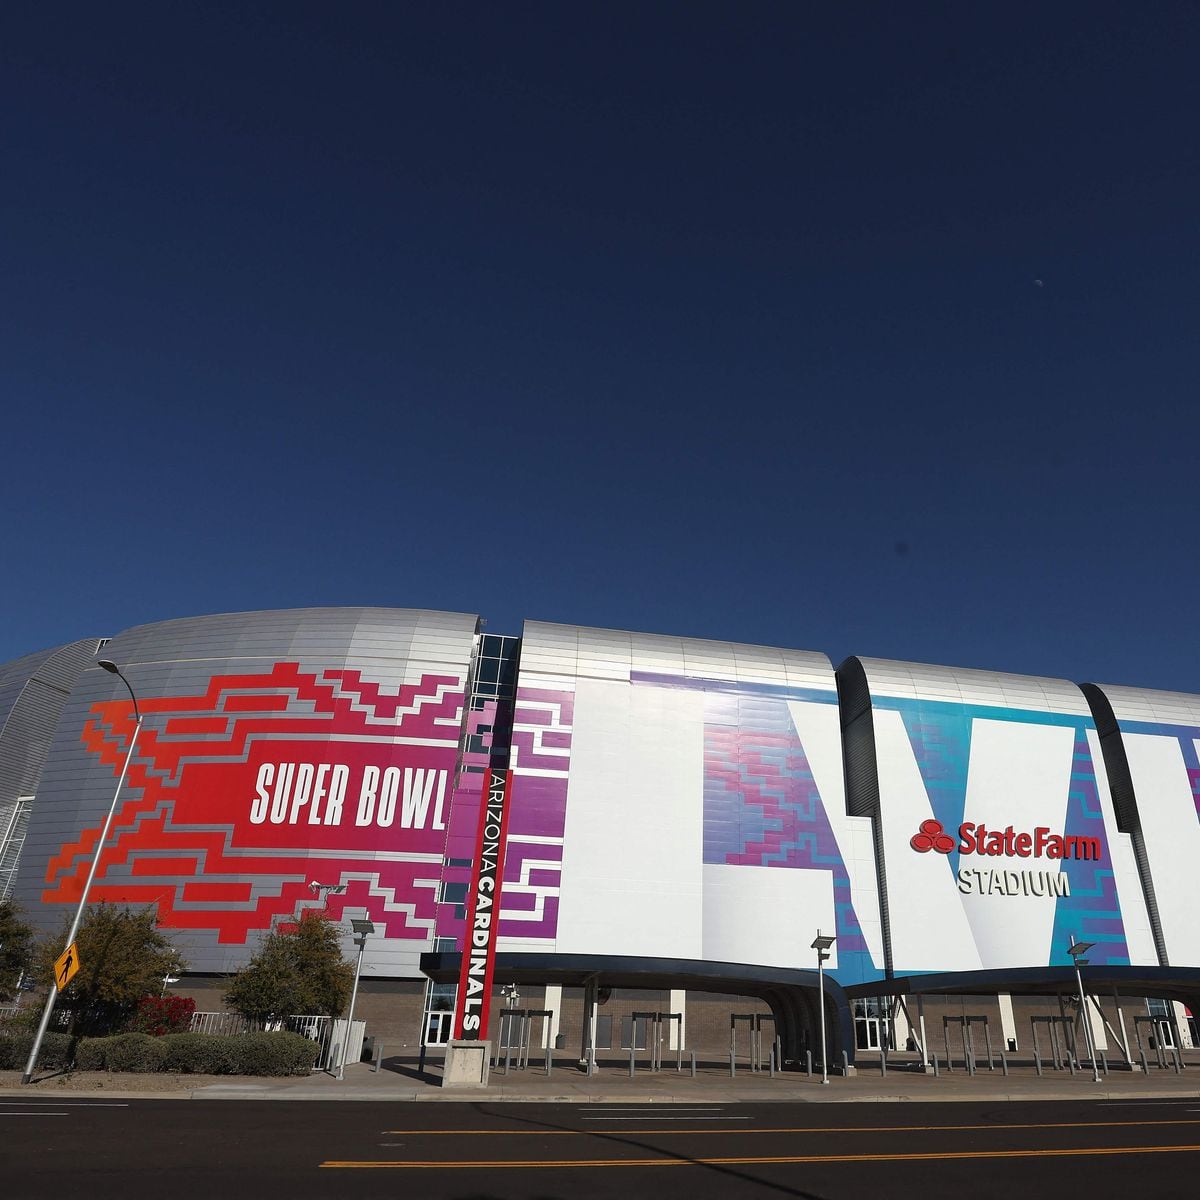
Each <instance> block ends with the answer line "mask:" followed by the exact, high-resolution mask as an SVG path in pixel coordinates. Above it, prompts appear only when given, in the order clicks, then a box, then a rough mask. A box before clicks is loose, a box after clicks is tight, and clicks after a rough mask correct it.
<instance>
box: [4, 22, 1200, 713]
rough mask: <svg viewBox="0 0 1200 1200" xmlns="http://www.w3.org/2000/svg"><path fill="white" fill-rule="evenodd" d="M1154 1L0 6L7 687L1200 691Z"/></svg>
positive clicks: (1186, 345)
mask: <svg viewBox="0 0 1200 1200" xmlns="http://www.w3.org/2000/svg"><path fill="white" fill-rule="evenodd" d="M1198 58H1200V10H1198V9H1197V8H1196V7H1195V6H1192V5H1184V4H1160V5H1154V6H1135V5H1109V4H1103V3H1098V4H1097V3H1089V4H1080V5H1070V4H1056V5H1045V4H1036V5H1021V4H1011V3H1005V4H1003V5H1001V4H994V5H962V4H944V5H932V4H914V5H906V6H896V5H884V4H838V5H824V6H817V5H805V4H778V5H775V4H752V5H733V4H727V5H708V4H671V5H647V4H641V3H639V4H631V3H629V4H625V3H617V4H605V5H588V4H573V5H560V4H545V5H536V4H524V3H506V4H503V5H485V4H482V3H481V4H471V5H456V4H438V5H391V4H353V3H351V4H346V5H336V6H335V5H317V4H311V5H308V4H291V3H289V4H282V3H281V4H275V5H263V4H257V5H255V4H244V3H237V4H232V3H231V4H218V3H208V4H204V5H199V4H196V5H192V4H180V3H167V4H163V3H154V4H144V5H142V4H118V5H115V6H113V7H112V8H109V7H106V6H95V5H73V4H55V5H46V6H35V7H34V8H29V7H26V8H25V9H24V10H23V11H17V10H15V9H10V10H8V11H6V12H5V13H4V14H3V15H2V16H0V113H2V114H3V116H2V117H0V120H2V121H3V124H4V136H3V143H2V144H3V145H4V147H5V166H6V171H5V175H6V182H5V186H4V188H3V189H2V190H0V388H2V391H3V397H4V411H5V412H6V413H7V415H6V416H5V417H4V418H3V427H2V431H0V438H2V439H3V448H4V451H5V453H4V455H3V462H4V466H3V472H2V473H0V488H2V489H3V492H2V494H3V500H4V514H5V519H4V521H3V523H2V526H0V577H3V578H4V579H5V580H6V581H7V584H8V586H7V587H6V588H5V589H4V599H3V608H2V609H0V612H2V614H3V620H2V621H0V661H2V660H5V659H7V658H11V657H15V656H16V655H18V654H20V653H24V652H26V651H28V650H32V649H36V648H39V647H42V646H46V645H51V644H55V643H57V642H61V641H66V640H70V639H72V638H75V637H82V636H90V635H93V634H97V635H106V634H111V633H115V632H117V631H118V630H120V629H122V628H125V627H127V626H129V625H132V624H137V623H140V622H144V621H153V620H159V619H165V618H169V617H176V616H185V615H192V614H198V613H204V612H219V611H227V610H240V609H251V608H270V607H293V606H302V605H310V604H381V605H395V606H399V607H409V606H412V607H431V608H445V609H453V610H459V611H469V612H480V613H482V614H483V615H484V616H486V617H487V618H488V620H489V627H490V628H491V629H492V630H493V631H495V632H507V633H511V632H518V631H519V628H520V622H521V620H522V619H523V618H525V617H531V618H537V619H543V620H557V621H565V622H571V623H578V624H589V625H600V626H610V627H618V628H632V629H638V630H645V631H652V632H662V633H673V634H684V635H690V636H699V637H715V638H722V639H730V640H737V641H748V642H761V643H765V644H773V645H784V646H794V647H799V648H804V649H816V650H823V651H825V652H826V653H827V654H829V655H830V656H831V657H832V658H833V659H834V661H835V662H836V661H839V660H840V659H841V658H842V657H844V656H845V655H847V654H856V653H857V654H864V655H876V656H882V657H891V658H902V659H912V660H915V661H926V662H935V663H946V664H951V665H960V666H975V667H987V668H994V669H1000V670H1011V671H1019V672H1025V673H1032V674H1047V675H1056V676H1058V675H1061V676H1065V677H1068V678H1074V679H1077V680H1095V681H1100V682H1119V683H1129V684H1135V685H1142V686H1148V687H1160V688H1168V689H1176V690H1183V691H1198V690H1200V671H1198V669H1197V654H1196V637H1195V633H1194V628H1195V617H1194V610H1195V601H1194V597H1195V596H1196V594H1197V592H1198V586H1197V585H1198V583H1200V567H1198V566H1197V558H1196V551H1195V547H1196V536H1195V530H1196V526H1197V515H1198V508H1200V505H1198V503H1197V470H1196V458H1197V452H1198V447H1200V438H1198V436H1197V435H1198V433H1200V420H1198V418H1197V415H1196V407H1195V397H1196V392H1197V388H1196V379H1197V366H1198V362H1197V359H1198V355H1200V337H1198V330H1200V322H1198V320H1197V297H1198V296H1200V222H1198V221H1197V219H1196V212H1197V194H1198V185H1200V161H1198V156H1197V139H1196V134H1195V114H1196V112H1197V110H1198V108H1200V73H1198V72H1197V71H1196V70H1195V62H1196V61H1197V59H1198Z"/></svg>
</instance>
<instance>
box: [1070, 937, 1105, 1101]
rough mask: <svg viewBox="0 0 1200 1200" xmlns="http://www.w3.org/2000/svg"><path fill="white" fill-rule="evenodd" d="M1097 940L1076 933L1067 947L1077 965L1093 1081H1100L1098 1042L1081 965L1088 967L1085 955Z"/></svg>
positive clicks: (1081, 1007)
mask: <svg viewBox="0 0 1200 1200" xmlns="http://www.w3.org/2000/svg"><path fill="white" fill-rule="evenodd" d="M1095 944H1096V943H1095V942H1077V941H1076V940H1075V935H1074V934H1071V944H1070V946H1068V947H1067V953H1068V954H1069V955H1070V956H1071V962H1072V963H1073V964H1074V966H1075V983H1076V985H1077V986H1078V988H1079V1015H1080V1016H1081V1017H1082V1018H1083V1036H1084V1037H1085V1038H1087V1044H1088V1054H1090V1055H1091V1059H1092V1082H1093V1083H1099V1082H1100V1068H1099V1067H1098V1066H1097V1065H1096V1044H1095V1042H1094V1041H1092V1019H1091V1017H1090V1016H1089V1015H1088V1010H1087V996H1085V995H1084V993H1083V975H1082V974H1081V973H1080V968H1081V967H1086V966H1087V963H1088V960H1087V959H1086V958H1084V957H1083V956H1084V955H1085V954H1086V953H1087V952H1088V951H1089V950H1090V949H1091V948H1092V947H1093V946H1094V945H1095Z"/></svg>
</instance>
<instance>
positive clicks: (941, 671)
mask: <svg viewBox="0 0 1200 1200" xmlns="http://www.w3.org/2000/svg"><path fill="white" fill-rule="evenodd" d="M858 661H859V662H861V663H862V666H863V669H864V670H865V671H866V674H867V678H868V679H869V680H870V683H871V691H872V693H873V694H875V695H878V696H893V697H896V698H898V699H911V700H941V701H948V702H951V703H959V704H971V705H975V704H979V705H989V706H991V707H993V708H1021V709H1027V710H1030V711H1033V712H1051V713H1063V714H1066V715H1068V716H1088V715H1090V714H1089V710H1088V706H1087V702H1086V701H1085V700H1084V698H1083V694H1082V693H1081V692H1080V690H1079V688H1078V686H1077V685H1076V684H1074V683H1071V682H1069V681H1068V680H1065V679H1043V678H1038V677H1036V676H1032V675H1010V674H1007V673H1006V672H1003V671H977V670H974V669H971V668H967V667H940V666H935V665H932V664H929V663H907V662H896V661H893V660H891V659H886V658H860V659H859V660H858Z"/></svg>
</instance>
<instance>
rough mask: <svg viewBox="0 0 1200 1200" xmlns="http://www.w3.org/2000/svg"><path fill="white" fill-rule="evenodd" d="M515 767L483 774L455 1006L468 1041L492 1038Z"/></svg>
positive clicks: (459, 1030) (460, 1032)
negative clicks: (494, 982) (491, 1012)
mask: <svg viewBox="0 0 1200 1200" xmlns="http://www.w3.org/2000/svg"><path fill="white" fill-rule="evenodd" d="M511 782H512V772H511V771H497V770H494V769H493V768H491V767H489V768H488V769H487V771H486V772H485V773H484V777H483V799H482V801H481V803H480V806H479V832H478V834H477V835H476V838H475V867H474V870H473V871H472V873H471V890H470V892H469V893H468V896H469V904H468V906H467V925H466V929H465V931H464V933H463V953H462V971H461V972H460V974H459V977H458V998H457V1000H456V1001H455V1004H454V1036H455V1037H456V1038H462V1039H466V1040H467V1041H482V1040H483V1039H484V1038H486V1037H487V1030H488V1014H489V1010H490V1009H491V1004H492V976H493V975H494V974H495V970H496V936H497V934H498V932H499V927H500V888H501V885H502V883H503V882H504V847H505V843H506V841H507V839H508V795H509V789H510V784H511Z"/></svg>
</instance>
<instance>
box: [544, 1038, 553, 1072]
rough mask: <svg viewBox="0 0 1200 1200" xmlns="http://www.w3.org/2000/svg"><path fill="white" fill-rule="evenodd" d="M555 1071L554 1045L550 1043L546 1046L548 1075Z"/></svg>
mask: <svg viewBox="0 0 1200 1200" xmlns="http://www.w3.org/2000/svg"><path fill="white" fill-rule="evenodd" d="M553 1069H554V1045H553V1043H550V1044H548V1045H547V1046H546V1074H547V1075H549V1074H550V1072H551V1071H552V1070H553Z"/></svg>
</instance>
